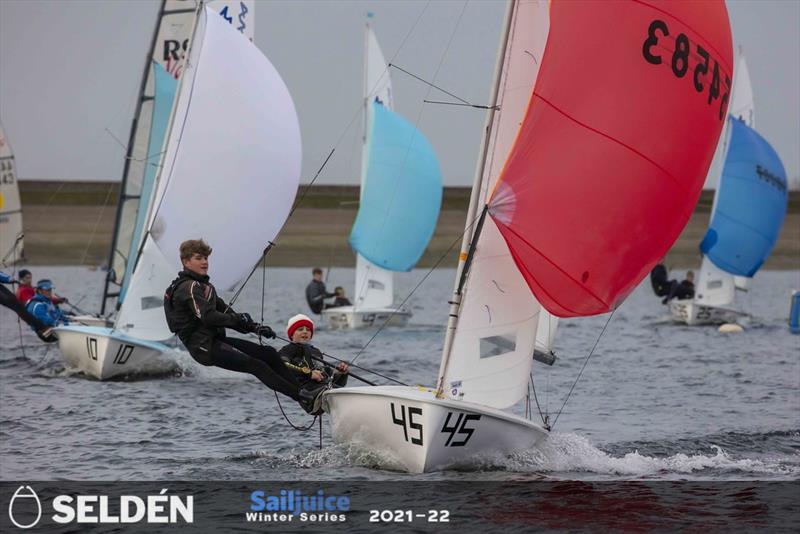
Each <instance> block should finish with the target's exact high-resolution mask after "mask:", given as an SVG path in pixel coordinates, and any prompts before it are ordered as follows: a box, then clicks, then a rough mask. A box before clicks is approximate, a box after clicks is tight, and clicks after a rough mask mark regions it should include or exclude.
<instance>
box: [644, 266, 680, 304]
mask: <svg viewBox="0 0 800 534" xmlns="http://www.w3.org/2000/svg"><path fill="white" fill-rule="evenodd" d="M650 283H651V284H652V285H653V292H654V293H655V294H656V296H657V297H667V296H668V295H669V294H670V293H672V292H673V290H674V288H675V287H676V286H677V284H678V282H677V281H676V280H668V279H667V268H666V267H664V265H663V264H661V263H659V264H658V265H656V266H655V267H653V270H652V271H650Z"/></svg>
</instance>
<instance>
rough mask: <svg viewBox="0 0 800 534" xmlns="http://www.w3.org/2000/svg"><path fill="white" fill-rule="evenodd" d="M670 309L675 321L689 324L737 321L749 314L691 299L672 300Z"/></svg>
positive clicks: (714, 323)
mask: <svg viewBox="0 0 800 534" xmlns="http://www.w3.org/2000/svg"><path fill="white" fill-rule="evenodd" d="M669 311H670V313H671V314H672V320H673V321H675V322H678V323H685V324H687V325H689V326H698V325H716V324H725V323H735V322H737V321H738V320H741V319H743V318H746V317H747V314H745V313H742V312H739V311H736V310H731V309H728V308H720V307H719V306H706V305H704V304H698V303H697V302H695V301H694V300H691V299H685V300H672V301H670V303H669Z"/></svg>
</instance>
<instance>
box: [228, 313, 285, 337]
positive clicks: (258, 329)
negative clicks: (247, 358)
mask: <svg viewBox="0 0 800 534" xmlns="http://www.w3.org/2000/svg"><path fill="white" fill-rule="evenodd" d="M238 319H239V324H238V325H237V326H236V330H238V331H239V332H242V333H244V334H251V333H252V334H256V335H258V336H259V337H265V338H268V339H275V332H274V331H273V330H272V328H270V327H269V326H267V325H265V324H259V323H257V322H255V321H254V320H253V318H252V317H251V316H250V314H249V313H240V314H238Z"/></svg>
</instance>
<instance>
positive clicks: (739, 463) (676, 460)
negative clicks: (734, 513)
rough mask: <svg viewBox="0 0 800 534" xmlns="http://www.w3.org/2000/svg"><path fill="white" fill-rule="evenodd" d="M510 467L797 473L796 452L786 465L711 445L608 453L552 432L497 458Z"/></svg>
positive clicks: (615, 472)
mask: <svg viewBox="0 0 800 534" xmlns="http://www.w3.org/2000/svg"><path fill="white" fill-rule="evenodd" d="M501 462H502V463H503V467H504V468H506V469H508V470H510V471H535V472H540V473H559V474H564V473H575V472H581V473H593V474H597V475H601V476H612V477H613V476H626V477H631V476H633V477H644V478H648V477H651V476H656V475H657V476H658V477H659V478H664V477H665V476H666V477H668V476H669V475H670V474H672V475H690V474H695V475H699V474H701V473H702V472H703V471H706V470H722V471H727V472H731V471H735V472H740V473H743V474H746V473H750V474H755V475H759V474H760V475H767V474H768V475H782V476H787V475H788V476H791V477H796V476H798V475H800V465H798V464H799V463H800V455H798V457H797V459H794V461H791V462H790V465H787V464H786V462H785V461H784V462H781V461H780V460H779V459H774V460H773V459H764V460H757V459H749V458H738V459H735V458H731V457H730V455H729V454H728V453H726V452H725V451H724V450H723V449H722V447H718V446H716V445H712V446H711V450H710V451H709V454H702V453H699V454H686V453H677V454H673V455H671V456H664V457H658V456H647V455H644V454H641V453H639V451H638V450H634V451H632V452H629V453H626V454H625V455H624V456H621V457H618V456H612V455H610V454H608V453H606V452H604V451H602V450H600V449H598V448H597V447H595V446H594V445H592V444H591V442H590V441H589V440H588V439H587V438H585V437H583V436H579V435H577V434H568V433H565V434H561V433H553V434H551V435H550V437H549V438H548V439H547V440H546V441H545V442H544V443H543V444H542V445H541V446H540V447H538V448H536V449H532V450H530V451H525V452H522V453H517V454H514V455H512V456H509V457H508V458H506V459H504V460H501Z"/></svg>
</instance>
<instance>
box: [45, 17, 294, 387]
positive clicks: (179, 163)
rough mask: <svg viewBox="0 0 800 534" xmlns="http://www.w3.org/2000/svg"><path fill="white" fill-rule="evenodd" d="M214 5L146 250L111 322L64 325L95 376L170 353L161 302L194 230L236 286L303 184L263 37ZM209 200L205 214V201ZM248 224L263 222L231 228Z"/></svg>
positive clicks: (176, 119)
mask: <svg viewBox="0 0 800 534" xmlns="http://www.w3.org/2000/svg"><path fill="white" fill-rule="evenodd" d="M212 7H213V5H212ZM212 7H205V8H203V9H201V10H200V11H199V13H200V17H199V18H198V20H197V24H196V29H195V32H194V37H193V42H192V44H191V45H190V47H189V52H188V58H189V59H188V62H187V63H186V64H185V66H184V68H183V74H182V78H181V82H180V87H179V90H178V94H177V100H176V102H175V106H174V110H173V119H172V121H171V126H170V127H169V130H168V133H167V135H166V143H165V149H164V152H165V154H164V158H163V160H162V161H163V165H162V166H161V170H160V172H159V175H158V177H157V179H156V183H155V185H154V187H155V189H154V191H153V192H152V195H151V196H152V198H151V200H150V205H149V209H148V214H147V216H146V218H145V227H144V228H145V232H144V235H143V237H142V246H141V247H140V250H139V253H138V258H137V261H136V265H135V266H134V268H133V270H132V274H131V275H130V276H131V280H130V283H129V285H128V287H127V291H126V294H125V298H124V301H123V303H122V306H121V308H120V311H119V314H118V315H117V319H116V322H115V326H114V328H111V329H102V328H85V327H64V328H59V329H58V334H59V346H60V348H61V350H62V352H63V353H64V356H65V358H66V359H67V360H68V361H69V362H70V363H71V364H72V365H74V366H76V367H78V368H80V369H83V370H85V371H87V372H88V373H90V374H92V375H94V376H98V377H99V378H108V377H110V376H114V375H115V374H130V373H131V372H146V370H149V369H150V366H151V364H153V365H157V362H158V361H159V360H161V359H162V358H161V357H162V356H163V355H164V354H165V353H166V352H167V351H168V350H169V349H168V347H166V346H165V345H163V344H161V343H159V342H158V341H159V340H163V339H166V338H168V337H170V336H171V333H170V332H169V330H168V328H167V325H166V322H165V320H164V312H163V308H162V301H163V292H164V289H165V288H166V287H167V286H168V285H169V283H170V281H171V279H172V278H173V277H174V276H175V273H176V272H177V271H178V270H179V269H180V262H179V261H178V257H177V250H178V245H179V244H180V242H182V241H183V240H185V239H187V238H191V237H197V236H202V237H204V238H205V239H207V240H208V241H209V242H211V243H212V244H213V246H214V249H215V251H216V255H215V257H216V258H217V259H216V260H215V261H214V262H212V268H211V272H210V274H211V276H212V278H213V279H214V280H215V283H216V284H217V286H218V287H219V288H220V289H229V288H231V287H232V286H233V285H235V284H236V283H237V282H238V281H239V280H240V279H241V278H242V277H243V276H244V275H245V274H246V271H247V270H248V269H249V266H251V265H253V264H254V263H255V262H256V261H257V259H258V258H259V256H260V252H261V250H262V249H263V246H264V244H265V243H266V242H268V241H270V240H272V239H274V237H275V235H276V234H277V232H278V230H280V228H281V226H282V225H283V222H284V220H285V219H286V216H287V215H288V212H289V208H290V206H291V203H292V201H293V199H294V195H295V193H296V190H297V184H298V181H299V173H300V133H299V124H298V120H297V114H296V112H295V109H294V105H293V103H292V100H291V97H290V95H289V92H288V90H287V88H286V86H285V85H284V83H283V81H282V80H281V78H280V76H279V75H278V73H277V71H275V69H274V67H273V66H272V65H271V64H270V63H269V61H268V60H267V59H266V58H265V57H264V55H263V54H262V53H261V52H260V51H259V50H258V49H257V48H256V47H255V45H253V44H252V43H251V42H249V41H248V40H247V39H245V38H243V37H242V36H241V35H240V34H238V33H237V32H236V31H235V28H232V27H231V25H230V24H228V23H227V22H226V20H225V19H224V17H221V16H220V14H219V13H217V12H216V8H213V9H214V10H213V11H211V10H212ZM195 41H196V42H195ZM156 72H160V71H158V70H157V71H156ZM166 78H167V77H165V76H163V73H162V77H161V78H160V79H162V80H163V79H166ZM158 81H159V79H158V78H157V80H156V82H158ZM158 95H159V90H158V88H156V99H158ZM157 106H158V102H156V105H155V107H157ZM155 107H154V109H155ZM219 131H225V132H230V135H226V136H219V135H217V132H219ZM242 139H247V142H246V143H243V142H242ZM253 147H257V148H255V149H254V148H253ZM226 178H227V179H226ZM223 179H224V187H223ZM212 198H213V199H214V202H215V204H214V205H215V209H214V212H213V213H209V211H208V210H207V209H203V206H204V205H205V204H204V203H205V202H208V201H209V200H208V199H212ZM226 210H227V211H226ZM242 227H246V228H255V229H258V230H257V231H252V232H247V233H243V232H238V231H234V228H242Z"/></svg>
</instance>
